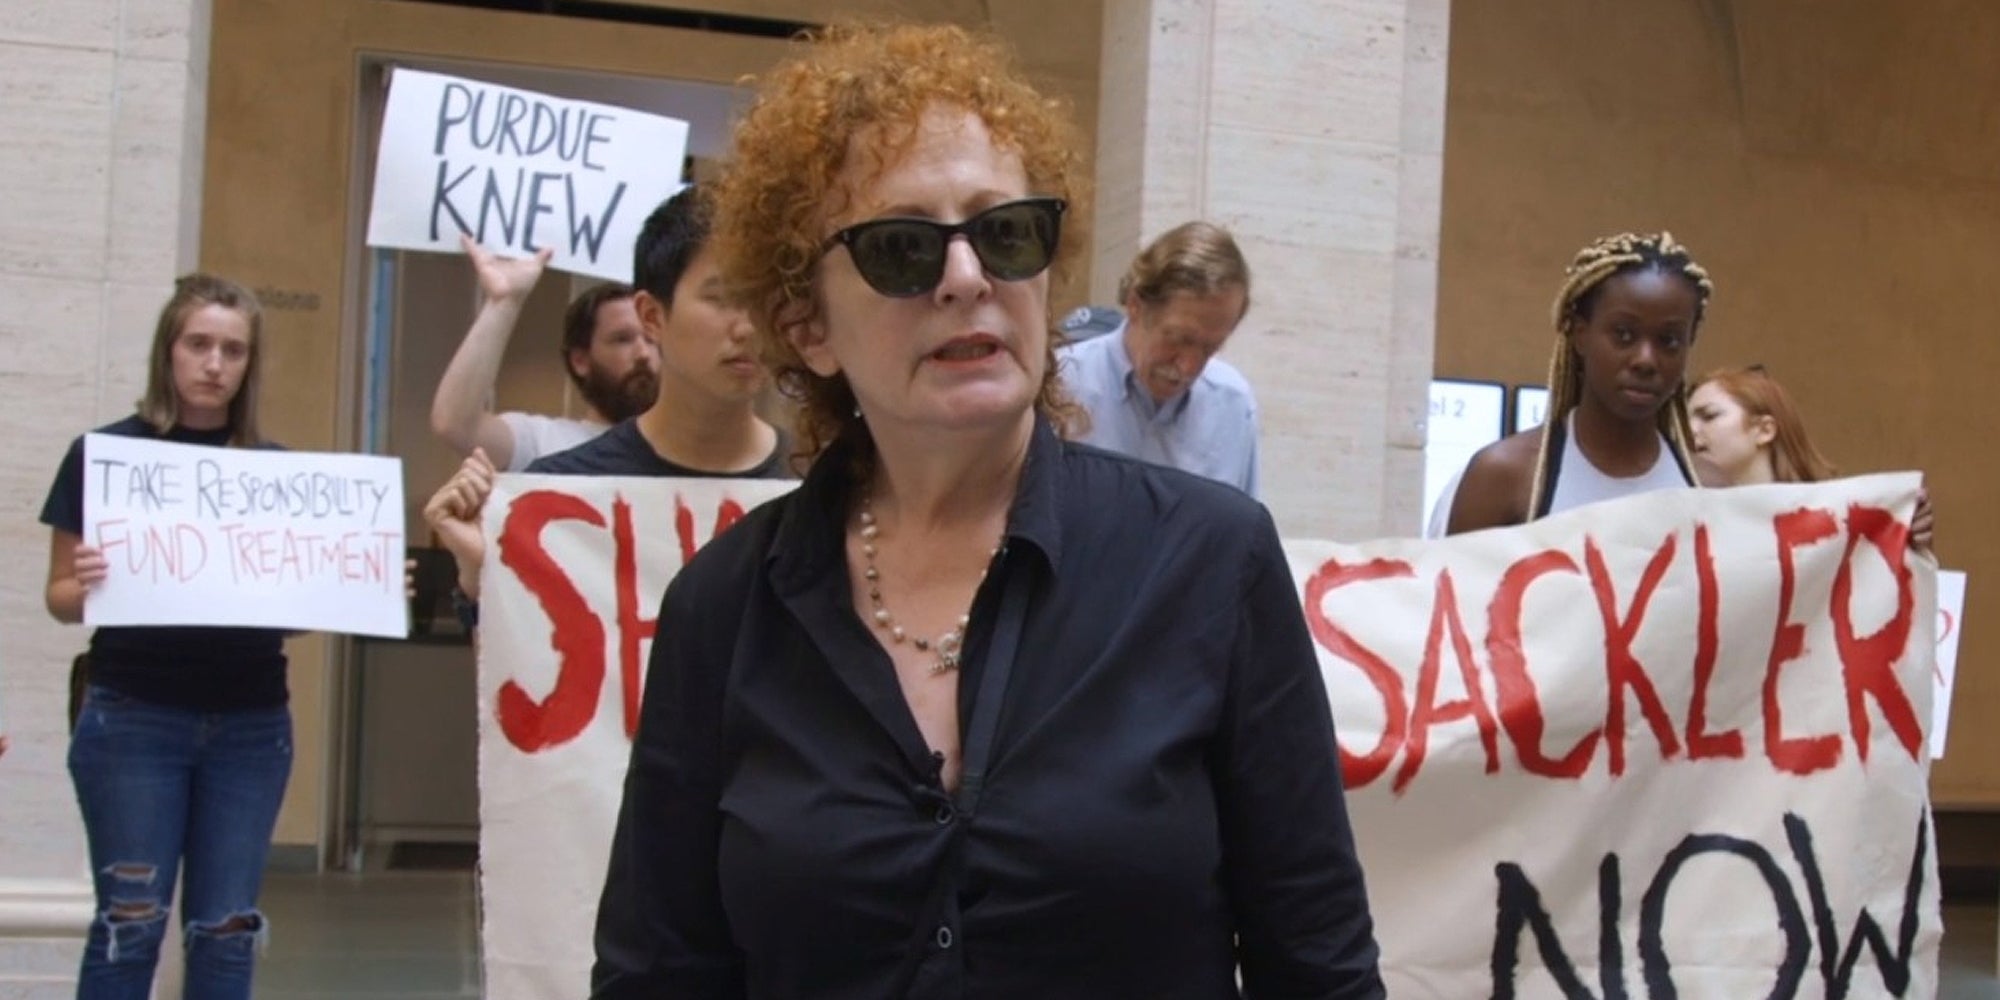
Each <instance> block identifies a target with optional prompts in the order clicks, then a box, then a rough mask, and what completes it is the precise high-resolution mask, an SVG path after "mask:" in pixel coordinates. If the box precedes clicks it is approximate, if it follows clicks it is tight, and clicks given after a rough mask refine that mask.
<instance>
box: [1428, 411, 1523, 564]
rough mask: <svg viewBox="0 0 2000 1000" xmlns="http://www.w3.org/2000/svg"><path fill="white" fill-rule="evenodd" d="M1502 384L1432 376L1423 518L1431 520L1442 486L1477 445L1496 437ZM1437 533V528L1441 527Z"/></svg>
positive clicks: (1500, 418)
mask: <svg viewBox="0 0 2000 1000" xmlns="http://www.w3.org/2000/svg"><path fill="white" fill-rule="evenodd" d="M1506 411H1507V390H1506V388H1505V387H1504V386H1501V385H1498V384H1496V383H1492V382H1466V381H1460V380H1457V379H1442V378H1440V379H1432V380H1431V401H1430V415H1429V417H1428V418H1427V421H1426V423H1425V424H1424V523H1425V524H1429V523H1431V519H1432V518H1433V517H1434V516H1435V515H1436V512H1437V505H1438V503H1439V501H1441V500H1444V499H1446V487H1447V485H1448V484H1450V483H1452V482H1453V481H1454V480H1455V479H1456V478H1457V476H1458V474H1459V473H1460V472H1462V471H1463V470H1464V469H1465V463H1467V462H1469V461H1471V460H1472V456H1473V454H1474V453H1476V452H1478V451H1479V449H1481V448H1484V447H1486V446H1487V445H1489V444H1492V443H1493V442H1495V441H1497V440H1499V439H1500V434H1501V431H1502V426H1501V425H1502V424H1503V423H1505V416H1506ZM1440 533H1441V532H1440Z"/></svg>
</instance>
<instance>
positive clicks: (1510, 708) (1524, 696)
mask: <svg viewBox="0 0 2000 1000" xmlns="http://www.w3.org/2000/svg"><path fill="white" fill-rule="evenodd" d="M1558 570H1561V571H1562V572H1565V573H1574V572H1576V571H1577V569H1576V560H1574V559H1571V558H1570V557H1569V556H1568V555H1566V554H1564V553H1562V552H1560V551H1558V550H1556V549H1550V550H1548V551H1546V552H1537V553H1535V554H1534V555H1531V556H1525V557H1523V558H1521V559H1519V560H1517V561H1515V563H1514V565H1512V566H1509V567H1507V573H1506V575H1504V576H1502V577H1501V578H1500V589H1499V590H1498V591H1496V592H1495V593H1494V595H1493V603H1492V605H1491V606H1489V607H1488V608H1487V610H1486V621H1487V632H1486V656H1487V659H1489V660H1491V661H1492V663H1493V683H1494V688H1495V691H1496V693H1497V694H1498V695H1499V697H1500V725H1501V726H1502V727H1503V728H1505V729H1506V730H1507V738H1508V739H1509V740H1511V741H1512V742H1513V744H1514V752H1515V753H1517V754H1519V755H1520V757H1521V766H1522V767H1524V768H1526V769H1527V770H1528V772H1529V773H1531V774H1539V775H1542V776H1543V777H1547V778H1577V777H1581V776H1582V775H1583V772H1584V769H1585V768H1587V767H1589V766H1590V757H1591V754H1593V753H1595V752H1596V750H1597V741H1598V739H1600V738H1601V737H1603V735H1604V730H1602V729H1593V730H1591V731H1590V732H1588V733H1585V734H1584V736H1583V738H1582V739H1580V740H1577V741H1576V745H1575V746H1573V747H1571V748H1570V750H1569V752H1568V753H1566V754H1564V755H1562V757H1561V758H1560V759H1554V760H1552V759H1550V758H1549V757H1548V755H1546V754H1544V753H1543V752H1542V730H1543V728H1544V727H1545V725H1546V723H1545V722H1544V721H1543V719H1542V703H1541V700H1540V698H1539V697H1538V696H1537V695H1536V694H1535V680H1534V678H1532V677H1530V676H1528V652H1527V650H1525V649H1523V648H1521V603H1522V599H1523V598H1524V597H1526V596H1527V592H1528V585H1529V584H1531V583H1533V582H1535V578H1536V577H1538V576H1541V575H1542V574H1544V573H1554V572H1556V571H1558Z"/></svg>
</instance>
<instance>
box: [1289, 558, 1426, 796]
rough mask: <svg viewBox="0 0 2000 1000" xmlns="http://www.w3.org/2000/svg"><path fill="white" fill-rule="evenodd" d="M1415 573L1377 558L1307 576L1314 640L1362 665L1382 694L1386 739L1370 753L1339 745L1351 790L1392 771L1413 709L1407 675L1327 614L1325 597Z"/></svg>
mask: <svg viewBox="0 0 2000 1000" xmlns="http://www.w3.org/2000/svg"><path fill="white" fill-rule="evenodd" d="M1415 574H1416V571H1415V570H1413V569H1411V568H1410V564H1409V563H1405V562H1395V561H1392V560H1388V559H1376V560H1372V561H1370V562H1366V563H1362V564H1361V565H1359V566H1342V565H1341V564H1339V563H1337V562H1333V561H1328V562H1327V563H1326V565H1324V566H1321V567H1320V568H1319V569H1317V570H1314V571H1313V575H1312V576H1310V577H1308V578H1307V579H1306V589H1305V606H1306V607H1305V610H1306V626H1307V627H1308V628H1310V629H1311V630H1312V635H1313V639H1314V641H1316V642H1318V643H1319V644H1320V645H1321V646H1323V647H1325V648H1326V651H1327V652H1329V653H1332V654H1333V655H1335V656H1337V657H1339V658H1341V659H1343V660H1346V661H1347V662H1349V663H1352V664H1354V665H1355V666H1357V667H1360V668H1361V672H1362V673H1363V674H1366V675H1367V677H1368V682H1369V683H1371V684H1373V685H1375V690H1376V691H1379V692H1381V694H1382V716H1383V719H1382V738H1381V739H1380V740H1378V741H1376V743H1375V748H1374V749H1372V750H1370V751H1368V752H1367V753H1365V754H1354V753H1349V752H1348V750H1347V748H1346V747H1338V748H1337V749H1338V750H1339V751H1340V773H1341V776H1342V780H1343V781H1344V783H1345V784H1346V786H1347V787H1349V788H1360V787H1362V786H1364V785H1367V784H1368V783H1369V782H1371V781H1374V780H1375V779H1376V778H1379V777H1381V776H1382V772H1384V771H1387V770H1388V769H1389V762H1390V761H1392V760H1394V759H1395V758H1396V751H1398V750H1401V749H1402V748H1403V741H1404V739H1405V734H1406V732H1407V730H1406V729H1405V727H1406V726H1407V725H1408V724H1409V709H1408V707H1407V706H1406V705H1405V704H1404V702H1403V678H1402V675H1400V674H1398V673H1397V672H1396V668H1395V667H1392V666H1390V665H1389V664H1388V662H1387V661H1385V660H1383V659H1382V657H1381V656H1379V655H1377V654H1376V653H1375V651H1374V650H1371V649H1369V648H1368V647H1366V646H1363V645H1361V644H1360V643H1359V642H1356V641H1355V640H1354V637H1353V636H1351V635H1349V634H1347V632H1346V630H1344V629H1342V628H1341V627H1340V626H1338V625H1335V624H1334V623H1333V622H1332V621H1331V620H1329V619H1328V618H1327V617H1326V610H1325V608H1324V607H1323V605H1324V603H1325V601H1326V595H1327V594H1329V593H1332V592H1333V589H1334V588H1335V587H1343V586H1346V585H1347V584H1350V583H1362V582H1365V581H1368V580H1386V579H1393V578H1396V577H1405V576H1414V575H1415Z"/></svg>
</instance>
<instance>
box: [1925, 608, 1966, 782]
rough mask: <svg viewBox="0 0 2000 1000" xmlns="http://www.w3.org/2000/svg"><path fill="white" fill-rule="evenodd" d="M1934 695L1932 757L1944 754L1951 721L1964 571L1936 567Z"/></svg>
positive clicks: (1936, 757)
mask: <svg viewBox="0 0 2000 1000" xmlns="http://www.w3.org/2000/svg"><path fill="white" fill-rule="evenodd" d="M1937 581H1938V600H1937V603H1938V608H1937V610H1938V613H1937V669H1936V670H1935V671H1934V672H1933V674H1932V680H1935V681H1936V682H1937V695H1936V697H1935V698H1934V699H1933V700H1932V702H1931V758H1932V759H1933V760H1941V759H1943V758H1944V733H1945V727H1946V726H1947V725H1949V724H1950V722H1951V690H1952V686H1953V685H1954V684H1955V683H1956V682H1957V680H1958V633H1959V626H1960V625H1962V624H1964V622H1963V619H1964V618H1965V574H1964V573H1962V572H1960V571H1958V570H1955V569H1941V570H1938V575H1937Z"/></svg>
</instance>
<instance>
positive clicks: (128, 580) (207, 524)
mask: <svg viewBox="0 0 2000 1000" xmlns="http://www.w3.org/2000/svg"><path fill="white" fill-rule="evenodd" d="M83 457H84V461H83V486H84V498H83V538H84V541H85V543H87V544H89V545H92V546H95V547H96V548H97V549H99V550H100V551H102V552H103V553H104V558H105V561H106V562H107V563H108V564H109V574H108V575H107V576H106V578H105V580H104V582H103V583H101V584H99V585H97V586H95V587H93V588H91V590H90V592H89V595H88V597H87V598H86V599H85V601H84V606H83V620H84V621H85V622H86V623H87V624H90V625H236V626H249V627H257V628H282V629H320V630H325V631H329V632H350V633H354V634H357V635H378V636H396V637H400V636H403V635H406V634H408V632H409V601H408V599H407V598H406V597H405V596H404V592H403V549H404V541H403V467H402V462H401V461H400V460H399V459H394V458H384V457H382V456H377V455H343V454H324V453H316V452H303V451H277V450H268V449H256V448H206V447H200V446H197V445H186V444H175V443H172V442H167V441H158V440H152V439H145V438H130V437H123V436H120V435H116V434H88V435H85V437H84V446H83Z"/></svg>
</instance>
